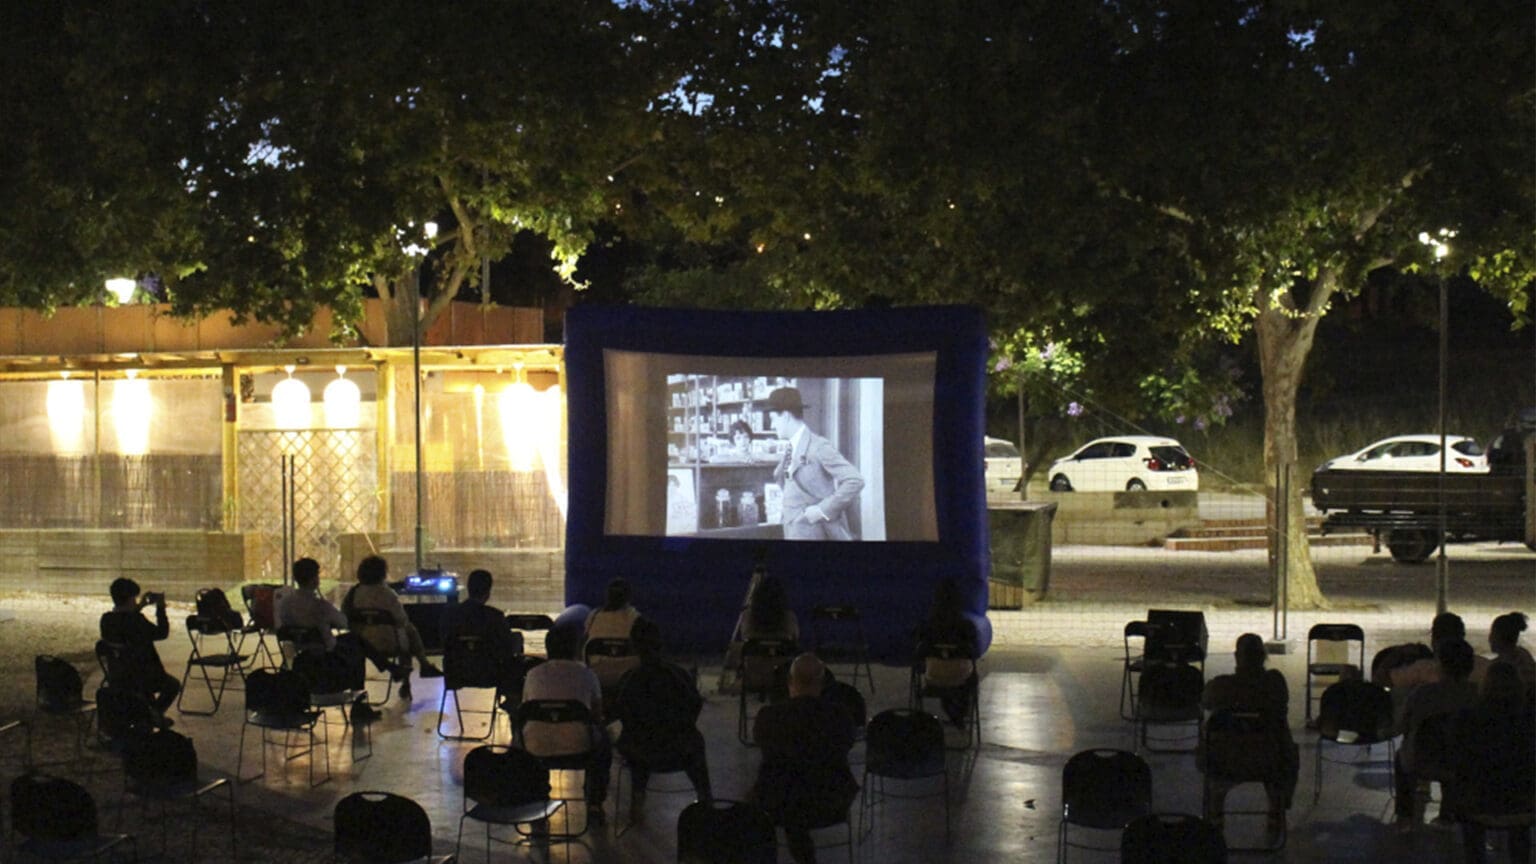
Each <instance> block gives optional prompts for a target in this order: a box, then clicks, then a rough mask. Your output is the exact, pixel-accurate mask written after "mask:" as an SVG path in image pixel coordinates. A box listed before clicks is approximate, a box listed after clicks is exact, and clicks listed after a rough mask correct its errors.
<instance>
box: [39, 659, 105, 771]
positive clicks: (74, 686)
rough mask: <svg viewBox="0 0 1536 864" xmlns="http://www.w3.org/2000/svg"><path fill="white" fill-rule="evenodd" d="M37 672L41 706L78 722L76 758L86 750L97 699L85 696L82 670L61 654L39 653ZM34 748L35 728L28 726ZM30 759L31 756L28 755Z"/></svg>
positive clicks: (48, 712) (43, 709)
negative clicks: (33, 730)
mask: <svg viewBox="0 0 1536 864" xmlns="http://www.w3.org/2000/svg"><path fill="white" fill-rule="evenodd" d="M32 669H33V672H34V674H35V675H36V676H37V710H38V711H40V712H42V713H43V714H46V715H48V716H50V717H68V718H71V719H72V720H74V722H75V758H76V759H79V758H80V757H81V756H82V755H84V753H85V736H86V733H88V732H89V731H90V729H91V720H92V719H93V718H94V717H95V715H96V703H95V702H91V701H89V700H87V699H85V698H84V693H83V692H82V691H83V689H84V683H85V682H84V680H83V679H82V678H81V677H80V670H78V669H76V668H75V667H74V664H72V663H70V662H69V661H68V660H65V659H63V658H60V657H55V656H53V655H52V654H39V655H37V656H36V657H34V658H33V659H32ZM31 750H32V731H31V728H30V727H28V729H27V751H28V753H30V752H31ZM28 761H29V762H30V761H31V759H30V757H29V758H28Z"/></svg>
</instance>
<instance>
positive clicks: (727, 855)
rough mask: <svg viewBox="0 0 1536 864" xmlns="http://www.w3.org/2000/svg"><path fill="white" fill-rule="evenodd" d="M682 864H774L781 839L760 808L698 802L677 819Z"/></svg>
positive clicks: (678, 854) (740, 804)
mask: <svg viewBox="0 0 1536 864" xmlns="http://www.w3.org/2000/svg"><path fill="white" fill-rule="evenodd" d="M677 860H678V861H679V862H680V864H774V862H775V861H777V860H778V836H777V833H776V832H775V830H774V827H773V820H772V819H770V818H768V814H767V813H764V812H763V810H762V808H761V807H758V806H757V805H755V804H748V803H746V802H742V801H727V800H724V799H721V798H716V799H715V800H713V801H697V802H694V803H693V804H689V805H688V806H687V807H685V808H683V812H682V813H680V814H678V817H677Z"/></svg>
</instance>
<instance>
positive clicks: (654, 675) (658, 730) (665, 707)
mask: <svg viewBox="0 0 1536 864" xmlns="http://www.w3.org/2000/svg"><path fill="white" fill-rule="evenodd" d="M629 638H630V641H631V642H633V643H634V646H635V650H636V651H637V652H639V655H640V665H639V666H638V667H637V668H634V669H631V670H629V671H628V672H626V673H624V677H623V678H621V679H619V686H618V689H617V696H616V698H615V700H614V703H613V705H612V706H610V711H609V714H610V716H611V717H612V718H613V719H616V720H619V721H621V722H622V723H623V724H624V728H623V731H622V732H621V733H620V734H619V741H618V745H617V746H618V750H619V753H620V754H621V755H623V757H624V759H625V761H627V762H628V763H629V768H630V771H631V772H633V774H634V796H633V798H632V802H633V803H632V806H631V808H630V816H631V819H632V820H636V821H638V820H639V819H640V817H641V813H642V812H643V809H644V807H645V786H646V783H647V781H649V780H650V776H651V771H652V770H658V771H675V770H678V769H682V770H683V771H684V772H686V773H687V774H688V780H689V781H690V782H691V783H693V791H694V793H695V794H696V795H697V796H698V799H699V800H700V801H709V800H710V790H709V767H708V766H707V764H706V763H705V759H704V736H703V734H701V733H700V732H699V729H698V727H697V725H695V724H696V722H697V720H698V718H699V710H700V709H702V708H703V707H704V699H703V697H702V696H700V695H699V690H698V688H697V687H696V686H694V681H693V676H692V675H690V674H689V673H688V672H686V671H684V670H683V668H682V667H680V666H678V665H676V664H673V663H668V662H667V661H666V660H663V659H662V657H661V628H660V627H658V626H656V622H654V621H651V620H650V619H648V618H641V619H639V620H638V621H636V622H635V626H634V629H633V630H631V631H630V637H629Z"/></svg>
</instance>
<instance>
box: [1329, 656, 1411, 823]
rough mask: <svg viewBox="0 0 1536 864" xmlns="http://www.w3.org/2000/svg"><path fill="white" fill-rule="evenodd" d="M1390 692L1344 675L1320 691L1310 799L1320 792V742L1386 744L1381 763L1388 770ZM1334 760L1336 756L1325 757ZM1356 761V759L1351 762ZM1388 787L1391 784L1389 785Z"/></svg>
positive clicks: (1337, 746) (1390, 746) (1368, 745)
mask: <svg viewBox="0 0 1536 864" xmlns="http://www.w3.org/2000/svg"><path fill="white" fill-rule="evenodd" d="M1392 725H1393V718H1392V696H1391V694H1390V693H1388V692H1387V691H1386V690H1385V689H1384V688H1382V687H1379V686H1377V685H1375V684H1372V683H1370V682H1369V681H1361V680H1358V679H1346V680H1344V681H1340V682H1339V683H1337V684H1334V685H1331V686H1329V688H1328V689H1327V690H1324V691H1323V696H1322V699H1321V700H1319V702H1318V706H1317V754H1316V763H1315V765H1316V767H1315V770H1314V772H1313V783H1312V803H1314V804H1316V803H1317V801H1318V799H1319V798H1320V797H1322V794H1323V762H1324V759H1325V756H1324V752H1323V751H1324V750H1325V749H1327V748H1325V747H1324V746H1323V745H1324V744H1325V743H1327V744H1329V745H1331V746H1332V747H1333V748H1334V749H1337V748H1339V747H1354V748H1357V749H1358V748H1362V747H1363V748H1365V750H1366V752H1367V753H1369V752H1370V749H1371V748H1372V747H1374V746H1375V745H1377V744H1386V745H1387V758H1386V761H1385V762H1384V763H1382V765H1383V767H1384V768H1386V769H1387V770H1388V771H1390V770H1391V766H1392V758H1393V745H1392V740H1393V728H1392ZM1328 761H1337V760H1332V759H1330V760H1328ZM1351 764H1358V763H1351ZM1388 788H1389V789H1390V788H1391V787H1390V784H1389V785H1388Z"/></svg>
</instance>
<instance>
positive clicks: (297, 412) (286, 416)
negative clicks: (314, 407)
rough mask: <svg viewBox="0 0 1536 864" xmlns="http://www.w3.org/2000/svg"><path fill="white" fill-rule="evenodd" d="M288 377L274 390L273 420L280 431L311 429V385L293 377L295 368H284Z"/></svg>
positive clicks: (278, 383)
mask: <svg viewBox="0 0 1536 864" xmlns="http://www.w3.org/2000/svg"><path fill="white" fill-rule="evenodd" d="M283 371H284V372H287V373H288V377H287V378H284V379H283V380H281V381H279V382H277V384H276V386H274V387H273V388H272V420H273V422H274V423H276V424H277V428H279V429H308V428H309V419H310V417H309V401H310V399H309V385H307V384H305V383H304V382H303V381H300V380H299V379H297V378H295V377H293V367H292V366H284V367H283Z"/></svg>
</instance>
